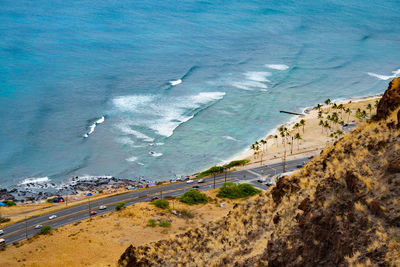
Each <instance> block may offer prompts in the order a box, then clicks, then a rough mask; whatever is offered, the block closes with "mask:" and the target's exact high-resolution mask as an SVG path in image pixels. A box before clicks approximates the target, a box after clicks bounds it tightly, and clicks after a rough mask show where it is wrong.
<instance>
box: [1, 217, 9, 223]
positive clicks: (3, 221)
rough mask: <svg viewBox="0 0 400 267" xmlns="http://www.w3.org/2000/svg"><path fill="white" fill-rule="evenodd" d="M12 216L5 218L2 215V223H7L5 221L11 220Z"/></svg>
mask: <svg viewBox="0 0 400 267" xmlns="http://www.w3.org/2000/svg"><path fill="white" fill-rule="evenodd" d="M9 221H10V218H4V217H0V223H5V222H9Z"/></svg>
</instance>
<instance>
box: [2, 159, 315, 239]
mask: <svg viewBox="0 0 400 267" xmlns="http://www.w3.org/2000/svg"><path fill="white" fill-rule="evenodd" d="M303 161H308V159H307V158H301V159H297V160H292V161H287V163H286V170H288V171H290V170H294V169H296V166H297V165H298V164H300V163H302V162H303ZM281 170H282V163H277V164H271V165H264V166H260V167H256V168H252V169H249V170H242V171H236V172H231V173H228V174H227V175H226V180H227V181H232V182H238V183H243V182H248V183H251V184H253V185H254V186H256V187H258V188H260V189H263V190H266V189H267V187H266V186H265V185H263V184H260V183H258V182H257V180H258V179H260V178H262V177H272V176H274V175H275V174H279V173H281ZM224 182H225V175H224V174H222V175H218V176H216V177H215V187H216V188H218V187H221V186H222V184H223V183H224ZM193 185H194V183H193V184H187V183H185V182H180V183H175V184H170V185H166V186H162V187H156V188H149V189H146V190H142V191H132V192H128V193H124V194H120V195H116V196H111V197H107V198H104V199H100V200H94V201H90V210H95V211H97V215H95V216H98V215H101V214H104V213H106V212H110V211H112V210H114V205H115V203H116V202H119V201H124V202H126V205H132V204H135V203H138V202H143V201H150V199H151V197H153V196H158V197H161V194H162V197H165V196H179V195H182V194H183V193H184V192H186V191H187V190H188V189H190V188H192V186H193ZM196 185H197V183H196ZM198 185H199V186H200V190H201V191H204V190H208V189H211V188H213V186H214V178H213V177H209V178H205V182H204V183H202V184H198ZM100 205H106V206H107V208H106V209H105V210H99V206H100ZM50 215H57V218H55V219H52V220H49V216H50ZM88 217H90V216H89V203H85V204H81V205H77V206H73V207H70V208H65V209H62V210H59V211H56V212H52V213H48V214H45V215H41V216H37V217H33V218H31V219H28V220H26V221H24V222H18V223H15V224H12V225H9V226H7V227H5V228H4V229H3V230H4V235H2V236H0V238H4V239H5V240H6V244H10V243H13V242H16V241H20V240H23V239H25V238H26V237H27V236H28V237H30V236H32V235H34V234H36V233H37V232H39V229H35V226H36V225H38V224H41V225H50V226H51V227H52V228H57V227H60V226H62V225H66V224H71V223H74V222H77V221H81V220H83V219H86V218H88Z"/></svg>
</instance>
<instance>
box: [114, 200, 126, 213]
mask: <svg viewBox="0 0 400 267" xmlns="http://www.w3.org/2000/svg"><path fill="white" fill-rule="evenodd" d="M125 204H126V203H125V202H123V201H121V202H117V204H115V210H116V211H119V210H121V209H122V208H123V207H124V206H125Z"/></svg>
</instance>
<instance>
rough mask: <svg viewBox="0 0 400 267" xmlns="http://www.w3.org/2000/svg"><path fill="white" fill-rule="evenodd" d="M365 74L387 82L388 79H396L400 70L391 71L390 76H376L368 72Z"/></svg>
mask: <svg viewBox="0 0 400 267" xmlns="http://www.w3.org/2000/svg"><path fill="white" fill-rule="evenodd" d="M367 74H368V75H369V76H372V77H375V78H378V79H380V80H384V81H387V80H389V79H393V78H396V77H398V76H400V69H398V70H395V71H392V75H381V74H376V73H372V72H368V73H367Z"/></svg>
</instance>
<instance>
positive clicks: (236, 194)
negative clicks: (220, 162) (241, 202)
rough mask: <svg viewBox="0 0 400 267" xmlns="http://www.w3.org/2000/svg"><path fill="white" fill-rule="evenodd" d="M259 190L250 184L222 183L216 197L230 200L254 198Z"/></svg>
mask: <svg viewBox="0 0 400 267" xmlns="http://www.w3.org/2000/svg"><path fill="white" fill-rule="evenodd" d="M260 192H261V190H258V189H256V188H255V187H254V186H252V185H250V184H240V185H236V184H234V183H230V182H229V183H224V184H223V186H222V187H221V188H220V189H219V192H218V194H217V196H218V197H226V198H230V199H235V198H242V197H248V196H254V195H256V194H259V193H260Z"/></svg>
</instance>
